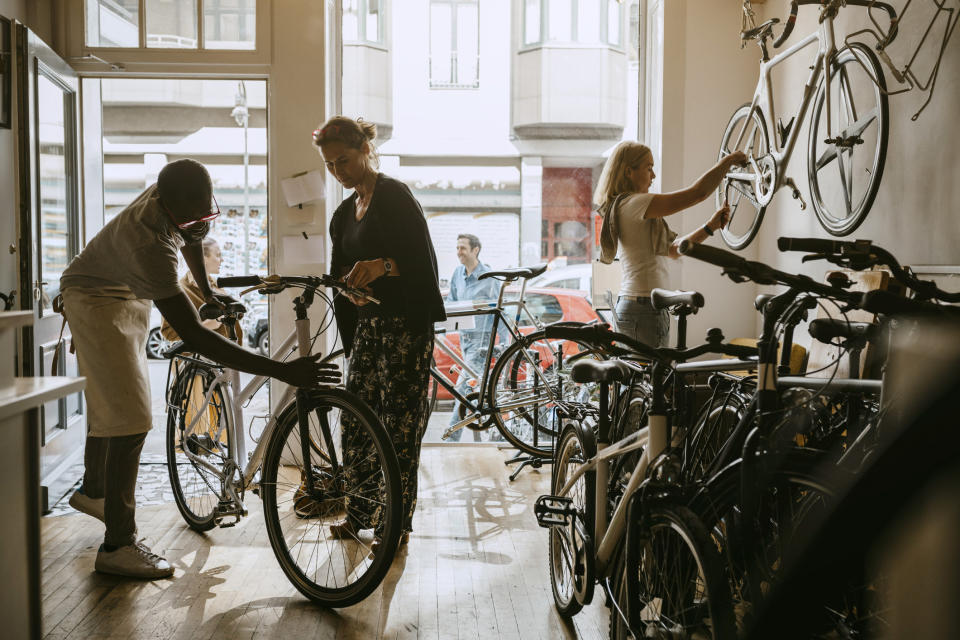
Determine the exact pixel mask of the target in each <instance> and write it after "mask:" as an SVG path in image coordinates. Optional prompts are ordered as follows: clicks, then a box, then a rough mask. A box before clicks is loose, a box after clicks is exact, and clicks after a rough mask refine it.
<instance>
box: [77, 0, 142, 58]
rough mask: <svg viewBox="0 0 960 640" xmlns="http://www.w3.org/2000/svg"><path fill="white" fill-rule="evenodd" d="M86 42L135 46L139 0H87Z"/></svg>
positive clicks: (137, 41)
mask: <svg viewBox="0 0 960 640" xmlns="http://www.w3.org/2000/svg"><path fill="white" fill-rule="evenodd" d="M86 8H87V12H86V43H87V46H90V47H139V46H140V2H139V0H87V2H86Z"/></svg>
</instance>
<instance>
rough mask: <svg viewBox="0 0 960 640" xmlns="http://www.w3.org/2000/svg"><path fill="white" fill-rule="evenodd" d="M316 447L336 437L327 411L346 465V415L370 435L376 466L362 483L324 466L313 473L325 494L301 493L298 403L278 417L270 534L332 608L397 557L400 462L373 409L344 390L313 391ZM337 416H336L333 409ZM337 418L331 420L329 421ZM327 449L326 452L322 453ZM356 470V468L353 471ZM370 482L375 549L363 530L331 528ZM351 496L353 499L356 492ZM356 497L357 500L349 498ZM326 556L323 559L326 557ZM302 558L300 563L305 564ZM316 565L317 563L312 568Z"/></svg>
mask: <svg viewBox="0 0 960 640" xmlns="http://www.w3.org/2000/svg"><path fill="white" fill-rule="evenodd" d="M309 402H310V407H309V412H308V415H310V426H309V428H310V440H311V442H312V443H313V446H312V447H311V449H312V450H313V452H314V453H315V454H316V455H318V457H322V456H328V457H327V459H328V460H330V457H329V455H328V454H327V452H328V451H329V450H330V446H331V442H330V441H328V440H327V439H326V438H325V437H324V436H323V435H322V432H321V430H320V426H321V423H320V416H321V415H324V416H326V421H327V424H328V426H329V433H330V435H331V438H330V440H332V446H333V452H334V453H335V454H336V456H337V459H338V460H339V461H340V462H341V463H342V462H343V459H342V457H341V451H342V450H343V443H342V440H341V438H342V437H343V435H344V434H343V432H342V431H341V430H340V427H341V425H342V423H343V419H344V418H345V417H347V416H349V420H350V422H351V424H352V425H353V428H356V429H357V430H358V431H357V433H362V434H363V435H362V436H360V437H361V438H364V439H368V441H369V443H370V444H371V445H372V446H371V456H374V457H375V459H374V460H373V461H372V462H371V468H372V469H374V470H373V471H372V472H371V473H370V475H369V476H366V477H365V479H363V480H362V481H360V482H359V483H357V482H356V481H355V480H356V479H353V480H354V481H353V482H351V481H350V479H351V475H350V474H351V470H350V469H346V468H345V467H344V466H343V464H340V465H339V469H337V468H336V467H335V466H333V465H328V466H324V465H323V464H317V465H314V464H313V462H312V461H311V466H313V467H315V469H314V472H315V473H316V476H317V478H316V479H318V480H319V481H320V483H321V486H320V487H318V491H320V492H322V493H323V494H324V495H323V497H322V498H320V499H317V497H316V496H310V495H308V494H307V493H306V492H305V490H304V483H303V478H304V469H303V457H302V455H301V453H300V452H301V448H300V431H299V422H298V418H297V405H296V401H294V402H293V403H291V404H290V405H288V406H287V407H286V408H285V409H284V411H283V412H282V413H281V415H280V418H279V419H278V420H277V425H276V427H275V429H274V431H273V433H272V434H271V436H270V441H269V443H268V444H267V451H266V455H265V457H264V462H263V470H262V474H263V477H262V482H261V497H262V499H263V511H264V518H265V520H266V525H267V536H268V538H269V539H270V546H271V547H272V548H273V551H274V554H275V555H276V557H277V561H278V562H279V563H280V568H281V569H282V570H283V572H284V574H285V575H286V576H287V578H288V579H289V580H290V582H291V583H292V584H293V586H294V587H296V589H297V590H298V591H300V593H302V594H303V595H304V596H306V597H307V598H309V599H310V600H312V601H313V602H316V603H318V604H321V605H324V606H328V607H346V606H350V605H352V604H355V603H357V602H359V601H361V600H363V599H364V598H366V597H367V596H368V595H370V593H372V592H373V591H374V590H375V589H376V588H377V586H379V584H380V583H381V581H382V580H383V578H384V577H385V576H386V575H387V572H388V571H389V569H390V564H391V562H392V561H393V557H394V555H395V554H396V550H397V546H398V543H399V540H400V533H401V527H402V522H401V518H402V511H403V509H402V504H403V501H402V490H401V486H400V467H399V463H398V461H397V455H396V452H395V451H394V448H393V443H392V440H391V439H390V435H389V434H388V433H387V431H386V429H385V428H384V426H383V424H382V423H381V422H380V420H379V419H378V418H377V417H376V415H374V413H373V411H372V410H371V409H370V407H369V406H367V404H366V403H365V402H363V401H362V400H360V399H359V398H358V397H357V396H355V395H353V394H352V393H350V392H348V391H346V390H344V389H337V388H333V389H323V390H319V391H311V392H310V393H309ZM333 411H338V412H339V413H338V414H336V415H333V416H331V412H333ZM331 417H332V418H333V419H332V420H331V419H330V418H331ZM319 449H322V450H319ZM353 471H354V472H355V471H356V469H354V470H353ZM363 486H366V487H368V488H370V489H372V490H373V491H375V492H376V493H377V494H378V495H379V497H380V509H381V510H380V516H379V518H380V525H378V527H379V526H382V532H381V533H380V544H379V546H378V548H377V549H376V550H374V549H373V548H372V546H373V545H372V544H371V543H372V540H370V541H368V540H367V538H366V537H362V536H361V534H360V533H358V535H356V536H353V537H352V538H351V539H337V538H335V537H334V536H333V535H332V534H331V533H330V530H329V525H330V524H332V523H333V522H335V521H339V520H340V519H341V517H342V516H346V517H347V518H348V519H350V518H351V517H352V516H353V515H354V512H353V511H352V507H356V506H358V505H359V504H360V501H361V500H370V499H369V498H368V497H366V496H362V495H361V491H360V490H359V488H360V487H363ZM351 495H352V496H353V497H351ZM354 500H357V505H352V502H353V501H354ZM324 558H325V559H324ZM301 563H303V566H302V565H301ZM311 567H313V568H311Z"/></svg>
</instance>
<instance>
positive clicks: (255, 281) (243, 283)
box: [217, 276, 263, 289]
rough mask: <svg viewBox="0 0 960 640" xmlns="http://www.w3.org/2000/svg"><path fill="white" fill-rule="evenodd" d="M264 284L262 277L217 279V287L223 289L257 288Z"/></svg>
mask: <svg viewBox="0 0 960 640" xmlns="http://www.w3.org/2000/svg"><path fill="white" fill-rule="evenodd" d="M262 283H263V280H261V279H260V276H227V277H224V278H217V286H218V287H220V288H221V289H228V288H231V287H256V286H257V285H259V284H262Z"/></svg>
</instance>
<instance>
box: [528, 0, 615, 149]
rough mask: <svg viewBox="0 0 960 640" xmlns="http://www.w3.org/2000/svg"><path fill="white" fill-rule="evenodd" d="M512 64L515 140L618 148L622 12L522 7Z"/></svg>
mask: <svg viewBox="0 0 960 640" xmlns="http://www.w3.org/2000/svg"><path fill="white" fill-rule="evenodd" d="M518 4H519V15H517V14H515V15H516V17H517V18H518V25H520V28H519V30H518V31H519V32H518V33H517V37H518V41H517V46H516V49H515V54H514V59H513V68H514V74H513V78H514V79H513V97H512V111H513V134H514V135H515V136H516V137H517V138H519V139H534V140H535V139H556V138H563V139H567V140H569V139H572V138H585V139H586V138H589V139H601V140H618V139H620V137H621V136H622V134H623V130H624V126H625V125H626V118H627V109H626V102H627V94H626V83H625V82H624V79H625V74H626V72H627V65H628V54H627V49H626V48H625V47H624V28H623V23H624V20H623V18H624V5H622V4H621V3H619V2H617V1H616V0H560V1H550V0H522V1H521V2H519V3H518Z"/></svg>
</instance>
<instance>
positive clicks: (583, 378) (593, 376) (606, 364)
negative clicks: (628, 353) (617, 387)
mask: <svg viewBox="0 0 960 640" xmlns="http://www.w3.org/2000/svg"><path fill="white" fill-rule="evenodd" d="M631 373H633V370H632V369H631V368H630V367H628V366H627V365H626V364H625V363H623V362H620V361H619V360H600V361H597V360H581V361H579V362H577V363H575V364H574V365H573V367H571V368H570V379H571V380H573V381H574V382H619V381H620V380H625V379H627V378H629V377H630V374H631Z"/></svg>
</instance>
